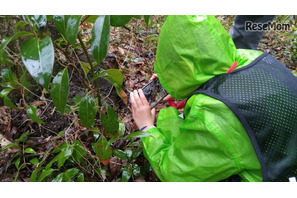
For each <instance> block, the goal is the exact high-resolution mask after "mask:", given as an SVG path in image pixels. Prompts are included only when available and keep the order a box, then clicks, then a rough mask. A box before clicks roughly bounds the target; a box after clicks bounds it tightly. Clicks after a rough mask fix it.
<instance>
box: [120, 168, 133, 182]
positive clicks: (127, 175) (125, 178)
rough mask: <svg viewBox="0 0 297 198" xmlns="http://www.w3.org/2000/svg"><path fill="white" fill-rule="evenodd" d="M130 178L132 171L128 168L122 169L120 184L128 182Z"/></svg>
mask: <svg viewBox="0 0 297 198" xmlns="http://www.w3.org/2000/svg"><path fill="white" fill-rule="evenodd" d="M131 176H132V170H131V168H130V167H127V166H126V167H124V168H123V172H122V182H128V181H129V179H130V177H131Z"/></svg>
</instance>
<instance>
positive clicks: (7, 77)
mask: <svg viewBox="0 0 297 198" xmlns="http://www.w3.org/2000/svg"><path fill="white" fill-rule="evenodd" d="M1 77H2V79H3V80H4V81H6V82H9V81H16V80H17V77H16V75H15V74H14V73H12V72H11V70H10V69H9V68H3V69H2V71H1Z"/></svg>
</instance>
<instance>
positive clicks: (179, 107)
mask: <svg viewBox="0 0 297 198" xmlns="http://www.w3.org/2000/svg"><path fill="white" fill-rule="evenodd" d="M237 65H238V63H237V62H236V61H234V63H233V65H232V66H231V67H230V68H229V69H228V71H227V72H226V73H227V74H229V73H231V72H232V71H234V69H235V68H236V67H237ZM186 101H187V99H184V100H183V101H181V102H180V103H179V104H178V105H175V103H174V102H173V100H172V99H170V100H169V101H168V103H169V106H170V107H174V108H176V109H182V108H184V106H185V103H186Z"/></svg>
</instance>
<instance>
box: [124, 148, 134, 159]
mask: <svg viewBox="0 0 297 198" xmlns="http://www.w3.org/2000/svg"><path fill="white" fill-rule="evenodd" d="M125 153H126V156H127V158H128V159H129V160H132V154H133V151H132V149H131V148H127V149H126V150H125Z"/></svg>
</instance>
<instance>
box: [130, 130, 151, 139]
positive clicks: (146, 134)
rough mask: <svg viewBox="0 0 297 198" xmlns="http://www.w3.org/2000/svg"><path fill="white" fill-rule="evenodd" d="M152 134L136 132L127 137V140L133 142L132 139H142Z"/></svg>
mask: <svg viewBox="0 0 297 198" xmlns="http://www.w3.org/2000/svg"><path fill="white" fill-rule="evenodd" d="M149 136H150V134H148V133H146V132H142V131H136V132H134V133H130V134H129V135H127V140H128V141H129V140H131V139H132V138H142V137H149Z"/></svg>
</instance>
